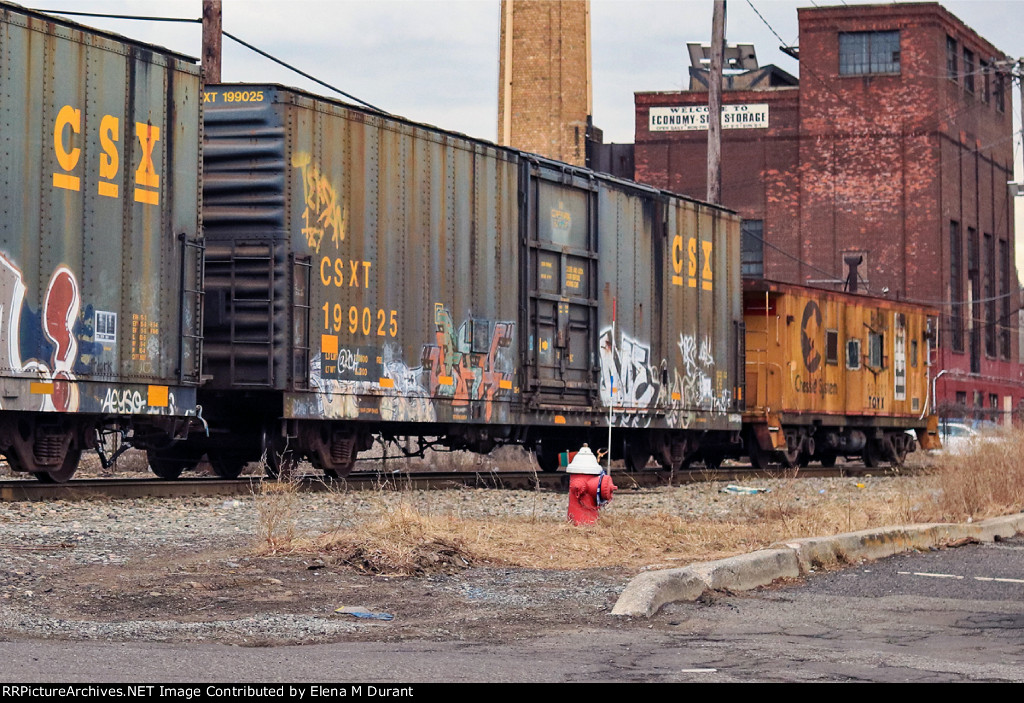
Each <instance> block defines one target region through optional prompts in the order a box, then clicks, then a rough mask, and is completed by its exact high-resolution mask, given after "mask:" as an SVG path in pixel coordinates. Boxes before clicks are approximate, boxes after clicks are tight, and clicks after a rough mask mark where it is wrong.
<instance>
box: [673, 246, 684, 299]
mask: <svg viewBox="0 0 1024 703" xmlns="http://www.w3.org/2000/svg"><path fill="white" fill-rule="evenodd" d="M672 285H674V286H681V285H683V237H682V235H679V234H677V235H676V236H675V237H673V238H672Z"/></svg>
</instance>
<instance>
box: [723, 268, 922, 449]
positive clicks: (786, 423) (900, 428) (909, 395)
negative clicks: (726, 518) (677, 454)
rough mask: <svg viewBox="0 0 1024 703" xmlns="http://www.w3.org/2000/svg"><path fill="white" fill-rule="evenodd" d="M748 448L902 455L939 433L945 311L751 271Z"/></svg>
mask: <svg viewBox="0 0 1024 703" xmlns="http://www.w3.org/2000/svg"><path fill="white" fill-rule="evenodd" d="M744 283H745V286H744V294H743V318H744V322H745V324H746V338H747V343H746V368H747V373H746V389H747V412H746V414H745V416H744V421H745V428H746V431H747V437H745V441H746V445H747V450H748V453H749V455H750V458H751V460H752V462H753V463H754V464H755V465H757V466H763V465H764V464H766V463H767V462H768V461H770V460H772V459H773V458H774V459H779V460H781V461H782V462H783V463H784V464H786V465H789V466H793V465H796V464H797V463H806V462H808V461H811V460H812V459H813V460H819V461H821V463H822V464H823V465H825V466H832V465H834V464H835V461H836V457H837V456H858V457H862V458H863V460H864V463H865V464H866V465H867V466H869V467H873V466H877V465H878V464H879V463H880V462H882V461H892V462H895V463H897V464H901V463H902V462H903V459H904V458H905V457H906V454H907V452H908V451H912V450H913V449H914V446H915V438H914V436H912V435H909V434H907V432H906V430H907V429H913V430H915V431H916V437H917V438H919V439H920V441H921V443H922V444H923V445H924V446H925V448H930V447H931V446H933V445H934V442H935V438H936V435H935V420H934V417H931V416H928V415H926V408H927V407H928V400H929V398H928V394H929V382H928V372H929V366H930V349H931V339H932V330H933V329H934V324H935V319H936V315H937V311H936V310H934V309H932V308H928V307H925V306H922V305H915V304H913V303H907V302H901V301H894V300H887V299H885V298H876V297H871V296H865V295H850V294H847V293H840V292H834V291H826V290H820V289H814V288H806V287H802V286H795V285H788V284H783V283H775V282H771V281H745V282H744Z"/></svg>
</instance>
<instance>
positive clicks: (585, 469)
mask: <svg viewBox="0 0 1024 703" xmlns="http://www.w3.org/2000/svg"><path fill="white" fill-rule="evenodd" d="M603 471H604V469H602V468H601V465H600V464H598V463H597V457H595V456H594V452H592V451H590V447H588V446H587V445H585V444H584V445H583V446H582V447H580V450H579V451H578V452H576V456H574V457H573V458H572V461H570V462H569V465H568V466H567V467H565V472H566V473H567V474H593V475H594V476H597V475H598V474H600V473H601V472H603Z"/></svg>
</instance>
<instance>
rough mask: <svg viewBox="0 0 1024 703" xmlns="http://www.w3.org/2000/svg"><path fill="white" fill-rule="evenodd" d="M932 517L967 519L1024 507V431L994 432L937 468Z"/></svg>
mask: <svg viewBox="0 0 1024 703" xmlns="http://www.w3.org/2000/svg"><path fill="white" fill-rule="evenodd" d="M935 478H936V481H937V488H938V492H937V493H936V496H935V499H934V501H933V505H932V506H931V507H932V511H933V512H932V514H931V518H932V519H933V520H936V521H951V522H963V521H965V520H967V519H968V518H970V519H973V520H977V519H979V518H986V517H993V516H995V515H1004V514H1007V513H1011V512H1017V511H1019V510H1021V509H1022V508H1024V432H1020V431H1016V432H1007V433H999V434H997V435H993V436H992V438H991V439H990V440H982V441H979V442H976V443H975V444H974V445H973V446H972V447H971V448H970V449H969V450H968V451H965V452H964V453H962V454H960V455H957V456H951V457H948V458H946V460H945V461H943V462H942V463H941V465H940V466H939V467H938V468H937V469H936V470H935Z"/></svg>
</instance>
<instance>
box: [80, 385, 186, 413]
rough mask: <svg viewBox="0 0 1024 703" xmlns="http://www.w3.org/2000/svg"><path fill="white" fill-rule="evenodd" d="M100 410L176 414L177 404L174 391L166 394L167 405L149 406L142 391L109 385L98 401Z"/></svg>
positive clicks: (106, 411)
mask: <svg viewBox="0 0 1024 703" xmlns="http://www.w3.org/2000/svg"><path fill="white" fill-rule="evenodd" d="M100 412H104V413H116V414H122V415H125V414H133V415H137V414H139V413H146V414H148V415H177V414H178V411H177V404H176V403H175V400H174V393H168V394H167V405H164V406H151V405H150V404H149V396H148V395H146V394H144V393H143V392H142V391H139V390H134V389H131V388H115V387H110V388H107V390H106V391H105V392H104V393H103V398H102V400H101V401H100ZM184 414H185V415H194V414H195V410H194V409H193V410H189V411H187V412H185V413H184Z"/></svg>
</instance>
